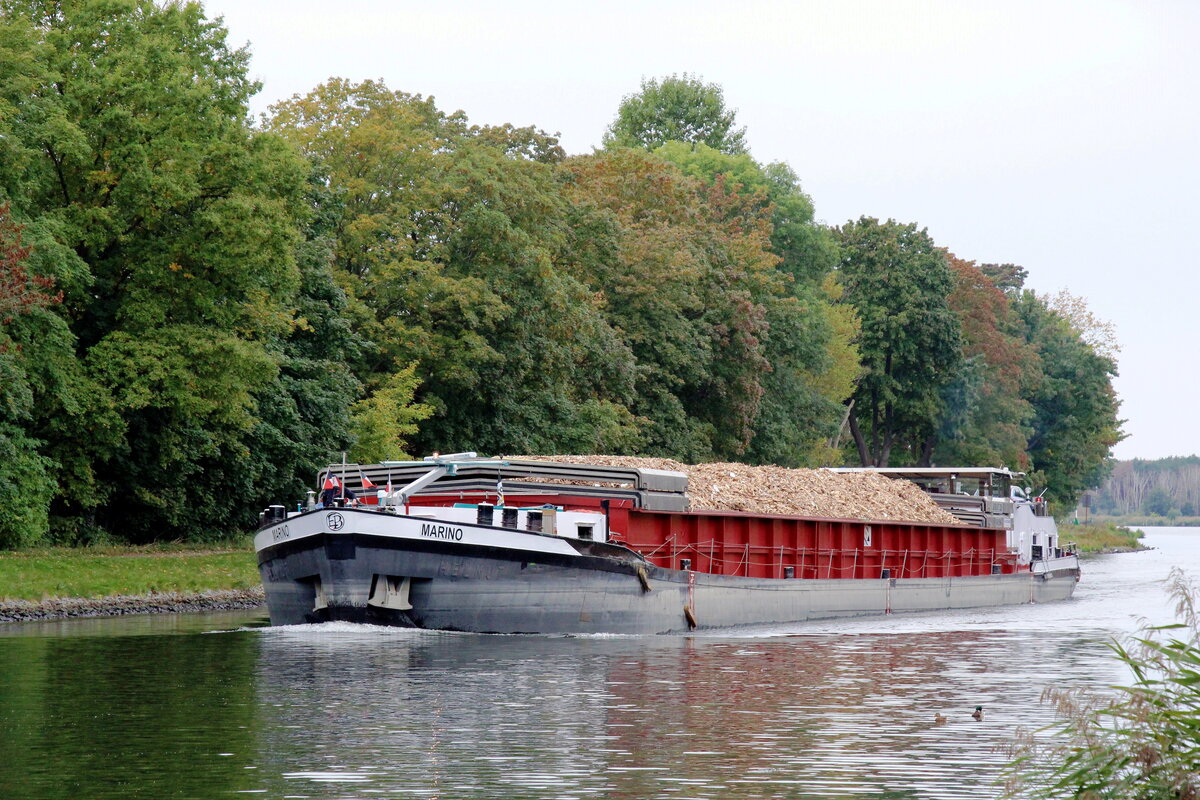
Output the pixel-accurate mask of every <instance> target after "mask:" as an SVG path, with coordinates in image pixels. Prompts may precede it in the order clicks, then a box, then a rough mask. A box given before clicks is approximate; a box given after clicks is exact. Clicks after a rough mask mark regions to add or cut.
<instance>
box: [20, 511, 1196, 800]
mask: <svg viewBox="0 0 1200 800" xmlns="http://www.w3.org/2000/svg"><path fill="white" fill-rule="evenodd" d="M1148 541H1149V543H1150V544H1151V545H1153V546H1155V547H1156V548H1157V549H1155V550H1152V551H1149V552H1144V553H1134V554H1122V555H1113V556H1101V557H1097V558H1094V559H1091V560H1089V561H1088V562H1087V563H1086V564H1085V570H1086V571H1085V577H1084V580H1083V582H1082V583H1081V584H1080V586H1079V588H1078V591H1077V593H1076V596H1075V598H1074V599H1073V600H1071V601H1068V602H1064V603H1049V604H1044V605H1034V606H1018V607H1009V608H1001V609H985V610H978V611H966V612H954V613H932V614H921V615H915V616H893V617H887V618H869V619H861V620H849V621H836V622H827V623H818V624H807V625H797V626H791V627H778V626H775V627H769V628H766V627H764V628H753V629H745V630H739V631H734V632H728V631H726V632H721V633H719V634H718V633H707V634H702V635H694V636H689V637H665V636H649V637H600V636H598V637H542V636H484V635H475V634H449V633H431V632H421V631H403V630H394V629H385V628H373V627H365V626H352V625H346V624H339V623H333V624H329V625H321V626H303V627H291V628H267V627H258V626H261V625H262V624H263V623H264V622H265V620H264V619H263V618H262V615H261V613H260V612H248V613H247V612H239V613H233V614H228V613H227V614H221V615H182V616H169V617H140V618H125V619H116V620H77V621H66V622H56V623H26V624H20V625H8V626H0V753H3V754H4V758H3V759H0V797H13V798H32V799H34V800H38V799H40V798H72V800H76V799H77V798H166V797H186V798H214V797H232V796H238V795H244V794H257V795H261V796H265V797H273V798H276V797H277V798H285V797H287V798H321V799H323V800H324V799H327V800H335V799H336V800H343V799H346V798H447V799H450V798H495V797H520V798H600V797H614V798H648V797H667V798H729V797H737V798H827V797H838V798H931V800H932V799H934V798H937V799H938V800H945V799H947V798H992V797H996V796H997V794H998V790H997V788H996V786H995V784H994V780H995V777H996V774H997V770H998V768H999V766H1000V765H1001V764H1002V763H1003V761H1004V760H1005V757H1004V755H1003V754H1002V751H1001V749H1000V748H1002V747H1003V745H1004V744H1005V743H1006V742H1007V741H1009V739H1010V738H1011V737H1012V735H1013V732H1014V731H1015V730H1016V729H1017V728H1018V727H1026V728H1031V727H1037V726H1039V725H1042V724H1044V723H1046V722H1048V721H1050V720H1051V719H1052V713H1051V711H1050V709H1048V708H1047V707H1046V706H1044V705H1042V704H1041V703H1040V702H1039V696H1040V694H1041V692H1042V689H1043V688H1044V687H1045V686H1046V685H1048V684H1050V683H1053V682H1056V681H1065V682H1068V683H1070V684H1071V685H1079V686H1091V687H1097V688H1102V687H1105V686H1109V685H1111V684H1114V683H1120V682H1123V681H1125V680H1126V679H1127V677H1128V676H1127V675H1125V674H1124V671H1123V668H1122V667H1121V666H1120V664H1119V663H1117V662H1116V661H1114V660H1113V658H1112V657H1111V655H1110V652H1109V650H1108V648H1107V645H1106V642H1107V641H1109V640H1110V639H1111V637H1112V636H1113V635H1120V634H1122V633H1125V632H1129V631H1132V630H1134V629H1135V628H1136V627H1137V625H1138V619H1139V617H1146V618H1148V619H1149V620H1150V621H1152V622H1166V621H1169V620H1170V619H1171V611H1170V603H1169V602H1168V599H1167V598H1166V595H1165V594H1164V593H1163V591H1162V580H1163V578H1165V577H1166V575H1167V572H1168V571H1169V569H1170V567H1171V566H1172V565H1174V564H1179V565H1180V566H1183V567H1185V568H1190V569H1191V571H1192V574H1193V575H1196V576H1197V577H1200V535H1198V534H1197V533H1196V532H1194V531H1189V530H1187V529H1151V530H1150V533H1149V536H1148ZM976 705H982V706H984V719H983V720H982V721H980V722H976V721H975V720H973V719H972V718H971V716H970V713H971V710H972V709H973V708H974V707H975V706H976ZM936 714H941V715H944V716H945V717H946V719H947V721H946V722H945V723H944V724H941V725H938V724H935V715H936Z"/></svg>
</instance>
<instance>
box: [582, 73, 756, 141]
mask: <svg viewBox="0 0 1200 800" xmlns="http://www.w3.org/2000/svg"><path fill="white" fill-rule="evenodd" d="M736 117H737V112H736V111H735V110H733V109H730V108H726V106H725V93H724V91H722V89H721V87H720V86H718V85H717V84H715V83H705V82H704V81H702V80H700V79H699V78H698V77H696V76H694V75H689V74H687V73H686V72H685V73H683V74H682V75H670V76H668V77H666V78H662V79H661V80H660V79H658V78H647V79H643V80H642V88H641V91H640V92H638V93H637V94H631V95H626V96H625V97H624V98H623V99H622V100H621V105H620V107H619V108H618V109H617V117H616V119H614V120H613V123H612V125H610V126H609V129H608V132H607V133H606V134H605V136H604V146H605V147H639V148H642V149H645V150H654V149H655V148H657V147H659V146H660V145H662V144H663V143H664V142H672V141H674V142H688V143H693V144H706V145H708V146H709V147H712V148H714V149H716V150H720V151H721V152H723V153H744V152H745V151H746V129H745V128H735V127H734V125H735V124H736Z"/></svg>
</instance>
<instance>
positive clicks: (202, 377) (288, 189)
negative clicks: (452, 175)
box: [0, 0, 304, 539]
mask: <svg viewBox="0 0 1200 800" xmlns="http://www.w3.org/2000/svg"><path fill="white" fill-rule="evenodd" d="M3 12H4V13H3V17H4V20H5V22H4V26H3V29H2V30H0V41H2V42H3V44H2V45H0V47H3V48H4V50H5V52H6V53H9V54H11V57H12V61H11V62H8V63H9V64H10V65H15V66H9V67H8V69H10V70H11V71H14V72H17V73H18V75H17V77H18V78H19V79H18V80H15V81H13V82H9V83H6V84H4V88H0V93H2V94H3V96H4V100H3V102H4V103H5V106H6V107H7V108H10V109H12V113H11V114H9V115H6V117H5V122H4V125H5V129H6V130H5V134H6V135H5V136H2V137H0V149H2V150H3V152H2V153H0V163H2V164H4V167H3V168H0V169H2V173H0V177H2V179H3V186H4V189H5V192H6V194H7V195H8V196H9V198H10V200H11V202H12V205H13V209H14V214H17V215H19V217H20V218H22V219H24V220H27V221H28V226H29V231H30V233H31V234H32V235H31V241H32V243H33V244H34V245H35V251H36V252H38V253H39V260H38V261H37V262H36V263H37V266H38V267H39V269H40V271H41V272H42V273H43V274H46V275H48V276H52V277H54V278H55V279H56V280H57V281H58V282H59V285H60V286H61V287H62V289H63V292H64V297H63V304H62V312H63V318H64V319H66V320H69V321H70V326H71V334H72V335H73V336H74V338H75V342H74V343H73V346H74V348H75V350H76V352H77V354H78V359H79V365H80V366H81V369H82V377H77V382H78V381H86V382H88V384H89V386H90V387H91V388H93V389H95V390H96V391H94V393H92V392H90V393H88V394H86V395H82V396H83V397H87V398H88V400H86V401H85V400H80V401H79V402H80V403H86V404H87V406H88V407H85V408H81V409H78V410H79V411H80V412H81V413H79V414H76V415H74V416H75V419H74V420H73V421H74V422H75V424H76V425H78V426H80V429H79V430H76V431H74V435H71V436H68V435H63V434H65V433H66V432H65V431H61V430H60V431H59V432H58V433H59V435H58V436H55V437H54V439H53V440H50V442H51V443H50V444H49V445H48V446H49V447H51V448H52V449H55V448H56V449H57V450H58V451H59V452H58V453H55V460H57V461H59V462H60V463H61V464H65V465H70V464H80V465H84V464H86V465H87V466H86V469H85V468H83V467H80V468H79V469H78V470H75V473H76V474H74V475H69V476H68V475H64V476H63V477H64V478H66V477H70V478H72V479H74V480H81V481H82V482H83V483H82V485H76V486H74V487H72V486H65V487H64V488H63V489H62V491H61V494H60V502H61V503H62V504H63V505H62V508H61V509H60V510H61V512H62V513H63V515H64V519H69V518H70V517H71V515H72V514H74V515H77V516H76V517H75V519H76V523H75V527H76V528H78V526H79V525H82V526H83V527H87V526H90V525H100V526H102V527H107V528H120V529H121V532H122V533H124V534H125V535H127V536H129V537H130V538H134V539H146V538H151V537H154V536H156V535H160V534H159V532H160V531H161V530H164V529H166V530H172V531H176V532H197V531H218V532H219V531H232V530H237V529H240V528H242V527H243V526H244V525H245V524H247V523H248V521H249V519H251V518H252V517H251V514H252V512H251V508H252V503H253V501H254V498H255V497H256V496H258V493H259V492H261V491H263V488H262V487H256V486H252V485H250V484H249V482H248V481H249V479H250V474H248V471H247V470H246V469H245V463H244V461H245V455H244V454H245V453H246V452H247V449H248V448H247V444H248V437H249V436H250V435H251V433H252V431H253V430H254V429H255V426H256V424H257V421H258V411H259V409H258V397H259V395H260V393H271V392H273V391H276V390H278V388H279V387H278V384H277V381H278V359H277V358H276V356H275V355H274V354H273V353H272V346H271V344H270V343H271V342H272V341H275V340H279V339H282V338H284V337H286V336H287V334H288V331H289V329H290V327H291V325H292V324H293V323H292V308H291V304H290V300H291V298H292V297H293V296H294V294H295V292H296V289H297V274H296V269H295V264H294V259H293V248H294V247H295V246H296V243H297V237H296V233H297V225H296V219H297V217H296V215H297V214H298V213H299V211H300V209H301V205H300V200H301V190H302V187H303V176H304V172H303V164H302V162H301V161H300V160H299V159H297V158H296V157H295V156H294V155H293V154H292V153H291V152H290V151H288V150H287V149H286V148H285V147H284V146H282V143H281V142H279V141H278V140H277V139H275V138H274V137H269V136H264V135H262V134H258V133H255V132H253V131H251V130H249V129H248V128H247V127H246V124H245V119H246V103H247V100H248V98H249V96H250V94H251V93H252V92H253V91H254V89H255V88H256V87H255V85H254V84H253V83H252V82H251V81H250V80H248V79H247V78H246V75H245V71H246V62H247V58H248V55H247V53H246V52H245V51H244V50H234V49H231V48H229V47H228V46H227V45H226V43H225V31H224V29H223V28H221V27H220V26H219V25H218V24H216V23H213V22H210V21H207V20H205V19H204V16H203V12H202V10H201V8H200V6H199V5H198V4H180V5H167V6H161V7H160V6H157V5H155V4H153V3H151V2H148V0H113V2H108V3H84V4H70V5H63V4H59V3H50V2H45V3H43V2H7V3H6V4H5V5H4V8H3ZM6 61H7V59H6ZM65 405H66V404H65V401H64V402H63V403H61V404H60V406H62V407H63V410H64V411H65ZM45 424H46V425H47V426H52V423H51V421H50V420H47V422H46V423H45ZM60 424H61V423H60ZM251 452H252V458H266V457H267V454H265V453H253V451H251ZM81 472H86V473H90V475H84V474H80V473H81ZM250 472H252V471H250ZM83 487H87V491H86V492H84V491H81V490H82V489H83ZM198 489H199V490H201V491H205V490H207V491H209V492H211V493H212V496H213V497H214V498H216V499H215V500H214V501H213V502H211V503H204V504H201V505H200V507H199V508H197V504H196V503H195V502H194V493H195V492H196V491H197V490H198ZM69 527H70V526H68V528H69Z"/></svg>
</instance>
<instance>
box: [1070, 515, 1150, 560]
mask: <svg viewBox="0 0 1200 800" xmlns="http://www.w3.org/2000/svg"><path fill="white" fill-rule="evenodd" d="M1058 534H1059V537H1058V538H1059V539H1060V540H1061V541H1063V542H1074V543H1075V544H1076V547H1077V549H1078V551H1079V552H1080V553H1083V554H1086V555H1100V554H1103V553H1136V552H1138V551H1139V550H1149V549H1150V548H1149V547H1147V546H1146V545H1145V543H1143V542H1142V532H1141V531H1139V530H1128V529H1126V528H1120V527H1117V526H1116V525H1114V524H1112V523H1091V524H1088V525H1073V524H1069V523H1064V524H1062V525H1060V526H1059V529H1058Z"/></svg>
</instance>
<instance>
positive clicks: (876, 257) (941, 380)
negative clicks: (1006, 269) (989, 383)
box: [838, 217, 962, 467]
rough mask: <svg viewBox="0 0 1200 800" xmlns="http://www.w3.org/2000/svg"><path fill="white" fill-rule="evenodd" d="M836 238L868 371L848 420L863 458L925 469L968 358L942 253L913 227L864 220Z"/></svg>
mask: <svg viewBox="0 0 1200 800" xmlns="http://www.w3.org/2000/svg"><path fill="white" fill-rule="evenodd" d="M838 237H839V243H840V245H841V248H842V257H841V265H840V267H839V270H838V272H839V278H840V280H841V282H842V285H843V286H844V287H845V298H844V299H845V302H848V303H850V304H851V305H853V306H854V308H855V309H856V310H857V312H858V316H859V318H860V320H861V321H862V332H861V334H860V337H859V343H858V344H859V350H860V352H861V354H862V360H863V361H862V363H863V374H862V376H861V377H860V378H859V380H858V386H857V388H856V390H855V393H854V397H853V401H854V405H853V408H852V409H851V411H850V414H849V420H850V430H851V433H852V435H853V437H854V441H855V445H856V447H857V450H858V456H859V460H860V461H861V463H862V465H863V466H880V467H883V466H888V465H889V463H891V461H892V458H893V454H894V451H896V450H897V449H899V450H900V451H902V452H903V460H904V461H905V462H907V463H912V464H915V463H922V462H927V459H928V453H927V443H928V442H929V438H930V436H931V434H933V432H934V430H935V427H936V425H937V423H938V420H939V419H940V417H941V415H942V411H943V408H944V403H945V396H944V389H945V388H946V386H947V385H948V384H949V382H950V380H951V379H952V377H953V375H954V373H955V370H956V369H957V368H958V365H959V363H960V362H961V359H962V339H961V326H960V324H959V321H958V318H957V317H956V316H955V314H954V312H953V311H952V310H951V309H950V307H949V304H948V298H949V296H950V292H951V290H952V288H953V279H952V276H951V272H950V268H949V265H948V264H947V261H946V255H945V253H944V252H943V251H942V250H941V249H939V248H938V247H937V246H936V245H935V244H934V243H933V240H932V239H931V238H930V237H929V234H928V233H926V232H925V231H924V230H923V229H922V230H918V229H917V226H916V225H915V224H912V223H910V224H907V225H905V224H901V223H898V222H895V221H893V220H888V221H887V222H886V223H880V222H879V221H878V220H875V219H871V218H869V217H863V218H861V219H859V220H857V221H853V222H848V223H847V224H845V225H843V226H842V227H841V228H840V229H838Z"/></svg>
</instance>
